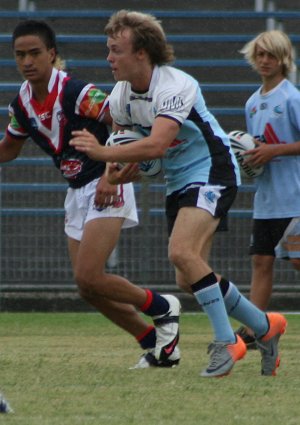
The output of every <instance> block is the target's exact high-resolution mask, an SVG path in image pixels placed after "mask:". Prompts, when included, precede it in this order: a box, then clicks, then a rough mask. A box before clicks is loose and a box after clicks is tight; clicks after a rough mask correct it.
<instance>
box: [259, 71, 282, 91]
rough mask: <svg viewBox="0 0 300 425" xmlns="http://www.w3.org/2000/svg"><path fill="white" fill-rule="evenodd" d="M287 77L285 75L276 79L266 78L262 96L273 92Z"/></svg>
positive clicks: (275, 77)
mask: <svg viewBox="0 0 300 425" xmlns="http://www.w3.org/2000/svg"><path fill="white" fill-rule="evenodd" d="M284 79H285V77H284V76H283V75H276V76H274V77H264V78H263V80H262V83H263V84H262V89H261V94H266V93H268V92H269V91H271V90H273V89H274V88H275V87H276V86H278V84H280V83H281V81H283V80H284Z"/></svg>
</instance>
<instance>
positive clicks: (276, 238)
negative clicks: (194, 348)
mask: <svg viewBox="0 0 300 425" xmlns="http://www.w3.org/2000/svg"><path fill="white" fill-rule="evenodd" d="M242 53H243V54H244V55H245V58H246V59H247V60H248V61H249V63H250V64H251V65H252V67H253V68H254V70H256V72H257V73H258V74H259V75H260V77H261V80H262V85H261V87H260V88H259V89H258V90H257V91H256V92H255V93H254V94H253V95H252V96H251V97H250V98H249V100H248V101H247V103H246V107H245V113H246V123H247V131H248V132H249V133H250V134H252V135H253V136H254V137H255V139H256V144H257V146H256V149H254V150H251V151H249V153H251V154H252V157H251V162H252V163H253V164H255V165H262V164H263V165H264V172H263V174H262V175H261V176H259V177H257V179H256V180H257V181H256V193H255V197H254V212H253V230H252V235H251V246H250V254H251V255H252V280H251V291H250V299H251V301H252V302H253V303H254V304H256V305H257V306H258V307H259V308H261V309H263V310H266V309H267V308H268V305H269V301H270V299H271V295H272V285H273V266H274V261H275V258H276V257H277V258H285V259H289V260H290V261H291V263H292V264H293V266H294V267H295V268H296V269H297V270H300V228H299V227H300V226H299V217H300V155H299V154H300V114H299V111H300V93H299V90H298V89H297V88H296V87H295V86H294V85H293V84H292V83H291V82H290V81H289V80H288V79H287V78H288V74H289V72H291V71H292V68H293V66H294V63H293V56H292V45H291V42H290V40H289V38H288V36H287V35H286V34H285V33H283V32H282V31H278V30H273V31H266V32H263V33H261V34H259V35H258V36H257V37H256V38H255V39H253V40H252V41H250V42H249V43H248V44H247V45H246V46H245V47H244V48H243V49H242ZM239 332H240V333H241V335H244V339H245V340H246V341H247V342H248V343H249V344H251V343H252V342H253V340H251V337H250V338H249V337H247V331H246V332H245V330H244V329H241V330H240V331H239Z"/></svg>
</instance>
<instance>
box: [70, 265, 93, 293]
mask: <svg viewBox="0 0 300 425" xmlns="http://www.w3.org/2000/svg"><path fill="white" fill-rule="evenodd" d="M74 277H75V281H76V283H77V285H78V288H79V291H80V294H82V295H83V294H92V293H95V292H99V288H98V290H96V286H99V276H95V273H94V271H93V270H87V269H86V268H78V269H77V270H75V273H74Z"/></svg>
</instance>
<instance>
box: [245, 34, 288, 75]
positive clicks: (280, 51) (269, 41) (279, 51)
mask: <svg viewBox="0 0 300 425" xmlns="http://www.w3.org/2000/svg"><path fill="white" fill-rule="evenodd" d="M258 46H259V47H261V48H262V49H264V50H266V51H267V52H269V53H271V54H272V55H273V56H275V58H276V59H277V60H278V61H279V64H280V65H282V73H283V75H284V76H285V77H287V76H288V74H289V73H290V72H291V71H293V70H294V69H295V62H294V54H293V46H292V43H291V41H290V39H289V37H288V36H287V35H286V34H285V33H284V32H283V31H279V30H271V31H265V32H262V33H260V34H259V35H258V36H257V37H255V38H254V39H253V40H251V41H249V43H247V44H246V45H245V46H244V47H243V48H242V50H240V53H242V54H243V55H244V57H245V59H246V60H247V61H248V62H249V63H250V65H251V66H252V68H253V69H255V70H256V61H255V59H256V49H257V47H258Z"/></svg>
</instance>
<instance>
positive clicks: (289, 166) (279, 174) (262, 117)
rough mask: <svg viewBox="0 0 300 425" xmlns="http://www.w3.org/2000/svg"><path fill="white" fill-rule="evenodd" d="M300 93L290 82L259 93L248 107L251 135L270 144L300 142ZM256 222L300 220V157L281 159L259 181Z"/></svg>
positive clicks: (247, 119)
mask: <svg viewBox="0 0 300 425" xmlns="http://www.w3.org/2000/svg"><path fill="white" fill-rule="evenodd" d="M299 111H300V93H299V91H298V90H297V88H296V87H295V86H294V85H293V84H292V83H291V82H290V81H288V80H283V81H282V82H281V83H280V84H278V85H277V86H276V87H275V88H274V89H273V90H270V91H269V92H268V93H266V94H263V95H262V94H261V88H260V89H259V90H257V91H256V92H255V93H254V94H253V95H252V96H251V97H250V98H249V100H248V101H247V103H246V107H245V113H246V122H247V131H248V133H250V134H251V135H252V136H254V137H257V138H258V139H260V140H261V141H262V142H265V143H268V144H287V143H294V142H297V141H300V113H299ZM256 183H257V190H256V193H255V197H254V218H257V219H268V218H287V217H297V216H300V155H291V156H277V157H274V158H273V159H272V160H271V161H270V162H268V163H267V164H265V166H264V172H263V174H262V175H260V176H259V177H257V178H256Z"/></svg>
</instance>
